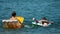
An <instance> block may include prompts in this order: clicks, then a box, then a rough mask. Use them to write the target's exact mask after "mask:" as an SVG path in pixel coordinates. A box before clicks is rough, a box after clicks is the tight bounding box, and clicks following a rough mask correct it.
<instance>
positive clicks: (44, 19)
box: [33, 17, 49, 25]
mask: <svg viewBox="0 0 60 34" xmlns="http://www.w3.org/2000/svg"><path fill="white" fill-rule="evenodd" d="M33 20H34V21H36V23H41V22H42V24H43V25H48V24H49V22H48V20H47V18H46V17H43V18H42V19H41V20H36V19H35V18H33Z"/></svg>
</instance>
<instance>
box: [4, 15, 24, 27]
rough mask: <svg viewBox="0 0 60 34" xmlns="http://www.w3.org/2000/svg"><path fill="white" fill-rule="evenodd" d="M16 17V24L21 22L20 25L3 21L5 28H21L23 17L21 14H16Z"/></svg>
mask: <svg viewBox="0 0 60 34" xmlns="http://www.w3.org/2000/svg"><path fill="white" fill-rule="evenodd" d="M16 19H17V20H18V21H19V23H17V25H19V24H21V25H19V26H17V25H16V24H15V23H12V24H13V25H12V24H11V23H10V24H9V23H7V22H5V25H4V26H5V28H21V27H22V26H23V22H24V17H21V16H16Z"/></svg>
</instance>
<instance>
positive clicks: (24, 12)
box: [0, 0, 60, 34]
mask: <svg viewBox="0 0 60 34" xmlns="http://www.w3.org/2000/svg"><path fill="white" fill-rule="evenodd" d="M12 11H16V13H17V16H23V17H24V18H25V21H24V24H25V25H28V27H24V28H21V29H15V30H14V29H5V28H3V27H2V26H3V23H2V20H3V19H8V18H10V17H11V13H12ZM44 16H45V17H47V19H48V20H50V21H53V22H54V24H53V25H51V26H48V27H40V26H35V27H32V24H31V22H32V18H33V17H35V18H36V19H37V20H39V19H41V18H42V17H44ZM0 34H60V0H0Z"/></svg>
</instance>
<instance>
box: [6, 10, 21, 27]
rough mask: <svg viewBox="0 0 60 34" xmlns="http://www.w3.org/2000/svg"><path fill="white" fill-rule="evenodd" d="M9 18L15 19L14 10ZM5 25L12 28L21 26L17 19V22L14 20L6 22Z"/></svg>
mask: <svg viewBox="0 0 60 34" xmlns="http://www.w3.org/2000/svg"><path fill="white" fill-rule="evenodd" d="M10 20H17V18H16V12H15V11H13V12H12V17H11V18H10ZM5 25H7V26H8V27H12V28H21V23H20V22H19V21H18V22H17V23H14V22H10V23H6V24H5Z"/></svg>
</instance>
